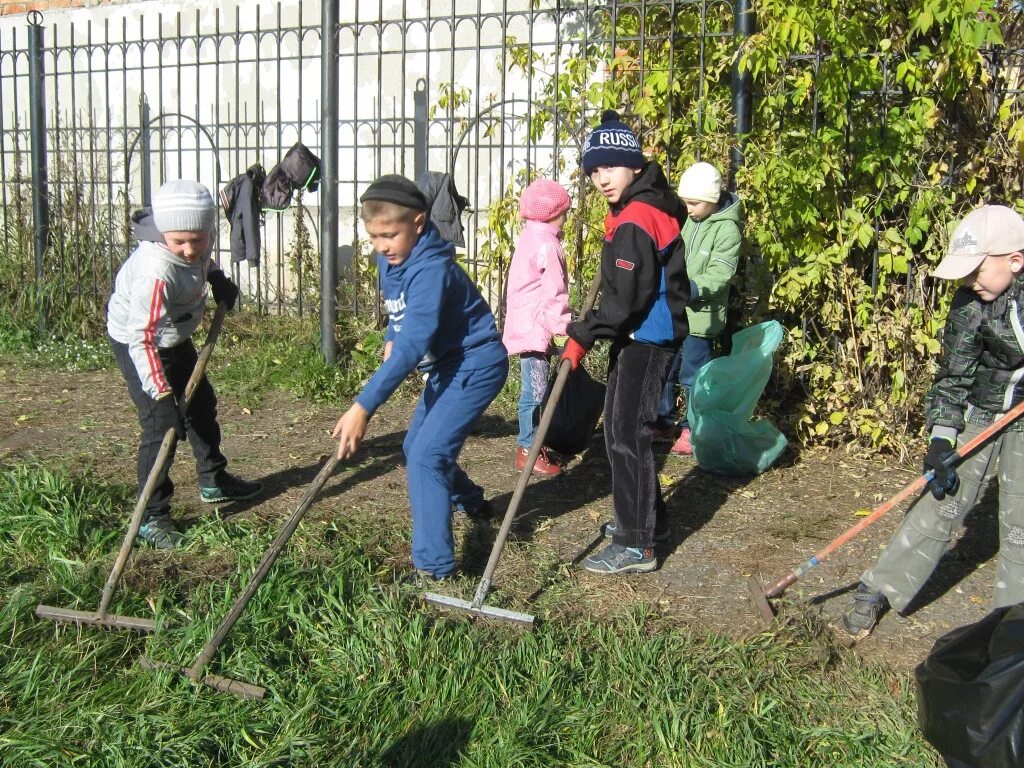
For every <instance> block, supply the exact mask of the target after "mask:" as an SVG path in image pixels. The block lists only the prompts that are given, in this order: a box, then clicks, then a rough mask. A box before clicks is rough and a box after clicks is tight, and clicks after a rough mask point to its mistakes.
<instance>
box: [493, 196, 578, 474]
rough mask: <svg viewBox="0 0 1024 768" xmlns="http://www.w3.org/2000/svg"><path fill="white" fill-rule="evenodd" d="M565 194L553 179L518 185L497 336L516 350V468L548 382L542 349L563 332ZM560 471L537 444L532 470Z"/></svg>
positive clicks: (565, 299) (566, 298)
mask: <svg viewBox="0 0 1024 768" xmlns="http://www.w3.org/2000/svg"><path fill="white" fill-rule="evenodd" d="M568 210H569V194H568V193H567V192H566V191H565V189H563V188H562V185H560V184H559V183H558V182H555V181H552V180H551V179H537V180H536V181H535V182H533V183H532V184H530V185H529V186H528V187H527V188H526V189H524V190H523V194H522V196H521V197H520V198H519V213H520V215H521V216H522V217H523V218H524V219H525V220H526V226H525V227H524V228H523V233H522V234H521V235H520V236H519V242H518V243H517V244H516V251H515V253H514V254H513V255H512V267H511V269H509V273H508V297H507V300H506V309H505V327H504V331H503V333H502V341H503V342H504V343H505V347H506V348H507V349H508V352H509V354H510V355H516V354H518V355H519V370H520V376H521V389H520V395H519V439H518V440H517V448H516V469H518V470H522V468H523V466H524V465H525V464H526V455H527V454H528V453H529V451H530V446H531V445H532V444H533V438H534V433H535V432H536V431H537V422H538V421H539V419H540V405H541V402H542V401H543V400H544V393H545V392H546V391H547V386H548V351H549V350H550V349H551V342H552V339H553V337H555V336H564V335H565V329H566V326H568V325H569V321H570V320H571V319H572V318H571V316H570V314H569V281H568V276H567V274H566V269H565V252H564V251H563V250H562V227H563V226H565V218H566V214H567V212H568ZM561 471H562V468H561V467H560V466H558V464H557V463H555V461H554V460H553V459H552V458H551V457H550V456H548V453H547V450H546V449H541V453H540V456H538V458H537V463H536V464H534V466H533V473H534V474H537V475H557V474H559V473H560V472H561Z"/></svg>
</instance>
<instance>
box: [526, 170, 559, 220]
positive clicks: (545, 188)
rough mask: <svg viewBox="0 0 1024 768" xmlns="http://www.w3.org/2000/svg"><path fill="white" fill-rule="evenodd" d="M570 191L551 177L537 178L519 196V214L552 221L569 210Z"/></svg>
mask: <svg viewBox="0 0 1024 768" xmlns="http://www.w3.org/2000/svg"><path fill="white" fill-rule="evenodd" d="M569 205H570V203H569V193H568V192H566V191H565V189H564V188H563V187H562V185H561V184H559V183H558V182H557V181H552V180H551V179H537V180H536V181H535V182H533V183H532V184H531V185H530V186H528V187H527V188H526V189H524V190H523V194H522V195H521V196H520V197H519V215H520V216H522V217H523V218H524V219H529V220H530V221H551V220H552V219H553V218H555V217H556V216H560V215H561V214H563V213H565V212H566V211H568V210H569Z"/></svg>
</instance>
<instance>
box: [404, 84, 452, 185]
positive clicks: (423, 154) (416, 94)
mask: <svg viewBox="0 0 1024 768" xmlns="http://www.w3.org/2000/svg"><path fill="white" fill-rule="evenodd" d="M412 99H413V133H412V141H413V163H412V165H413V174H414V178H415V179H416V180H419V179H421V178H423V174H425V173H426V172H427V81H426V80H424V79H423V78H420V79H419V80H417V81H416V90H415V91H413V92H412ZM447 170H448V171H449V172H450V173H454V172H455V169H454V168H449V169H447Z"/></svg>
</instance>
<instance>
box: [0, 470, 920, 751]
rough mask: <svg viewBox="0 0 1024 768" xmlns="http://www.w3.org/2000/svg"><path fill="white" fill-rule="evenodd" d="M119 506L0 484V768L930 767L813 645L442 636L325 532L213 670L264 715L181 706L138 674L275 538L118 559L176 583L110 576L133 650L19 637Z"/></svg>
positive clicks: (108, 537)
mask: <svg viewBox="0 0 1024 768" xmlns="http://www.w3.org/2000/svg"><path fill="white" fill-rule="evenodd" d="M130 507H131V489H130V488H128V487H125V486H108V485H105V484H103V483H100V482H97V481H96V480H94V479H92V478H89V477H76V476H73V475H69V474H67V473H66V472H64V471H61V470H53V471H51V470H48V469H47V468H44V467H40V466H35V465H33V466H13V467H4V468H0V590H2V591H3V593H4V594H5V596H6V598H5V600H4V604H3V607H2V608H0V638H2V639H0V643H2V645H0V650H2V652H0V659H2V661H0V664H2V670H0V762H2V763H3V765H4V766H8V767H11V768H14V767H15V766H62V765H76V766H104V768H113V767H116V766H189V767H194V766H229V765H230V766H269V765H295V766H312V765H316V766H448V765H452V766H454V765H458V766H481V767H483V766H517V765H518V766H533V765H538V766H539V765H551V766H616V767H621V766H695V767H696V766H744V767H745V768H746V767H747V766H816V765H821V766H825V765H827V766H865V767H867V766H871V767H872V768H874V767H875V766H896V765H913V766H933V765H938V762H937V759H936V758H935V756H934V753H932V752H931V751H930V750H929V748H928V747H927V746H926V745H925V744H924V743H923V741H922V739H921V738H920V736H919V734H918V733H917V732H916V729H915V727H914V715H913V701H912V695H911V692H910V689H909V684H908V678H907V677H906V676H902V675H896V674H893V673H890V672H888V671H886V670H884V669H881V668H875V667H867V666H862V665H860V664H859V663H858V662H857V661H856V660H855V658H854V657H852V656H850V655H848V654H844V653H839V652H837V651H836V650H835V649H834V648H832V647H830V646H829V645H828V643H827V641H826V640H823V639H821V638H820V637H817V638H816V637H815V636H813V635H810V634H808V633H806V632H804V631H801V630H799V629H796V628H789V629H782V630H779V631H778V632H777V633H774V634H763V635H760V636H757V637H753V638H751V639H749V640H747V641H744V642H736V641H731V640H727V639H725V638H722V637H716V636H703V635H696V634H692V633H688V632H686V631H682V630H679V629H673V628H671V627H665V626H661V625H659V624H658V623H657V622H656V620H649V619H647V618H645V616H644V615H643V613H642V612H640V611H638V610H635V609H631V610H627V611H626V612H624V613H623V615H622V616H621V617H620V618H619V619H616V620H614V621H611V622H606V623H598V622H596V621H594V620H591V619H588V618H587V617H586V616H581V618H579V619H578V620H576V621H558V622H552V623H550V624H542V625H541V626H540V627H539V628H538V629H536V630H535V631H533V632H522V631H519V630H515V629H509V628H504V627H495V626H486V625H480V624H472V623H470V622H469V621H467V620H465V619H462V618H458V617H442V616H439V615H437V614H435V613H433V612H431V611H430V610H428V609H426V608H425V607H424V606H423V605H422V604H421V603H420V602H419V601H418V600H417V593H416V592H415V591H413V590H412V589H411V588H409V587H400V586H397V585H396V584H395V581H394V577H393V575H392V573H391V572H390V570H389V569H388V568H387V567H386V566H384V565H383V564H382V563H380V562H375V561H373V560H371V559H369V558H368V557H367V556H366V555H365V554H363V553H364V552H367V551H373V550H374V548H375V547H374V546H373V542H370V541H361V540H360V538H361V537H365V536H372V535H373V532H372V529H371V528H370V527H368V526H362V527H360V526H353V527H352V528H346V527H344V523H343V522H310V523H308V524H303V526H301V527H300V528H299V530H298V531H297V533H296V535H295V537H294V539H293V541H292V545H291V546H290V547H289V549H287V550H286V552H285V554H284V555H283V556H282V557H281V559H280V560H279V561H278V563H277V565H276V566H275V568H274V569H273V571H272V572H271V575H270V577H269V579H268V581H267V582H266V583H265V584H264V585H263V587H262V588H261V589H260V591H259V592H258V593H257V595H256V597H255V599H254V600H253V602H252V603H251V604H250V605H249V608H248V610H247V612H246V613H245V614H244V615H243V617H242V619H241V620H240V621H239V623H238V624H237V625H236V626H235V629H234V631H233V632H232V634H231V635H230V636H229V639H228V642H227V643H226V644H225V646H224V647H223V648H222V652H221V654H220V655H219V656H218V657H217V658H216V659H215V661H214V665H213V668H212V669H211V671H214V672H217V673H219V674H224V675H228V676H231V677H235V678H239V679H243V680H247V681H249V682H253V683H257V684H259V685H263V686H266V687H267V688H268V689H269V695H268V697H267V699H265V700H263V701H259V702H247V701H242V700H239V699H236V698H234V697H232V696H230V695H227V694H223V693H217V692H215V691H212V690H210V689H205V688H195V687H193V686H192V684H191V683H190V682H188V681H187V680H185V679H184V678H181V677H178V676H175V675H173V674H171V673H169V672H161V673H153V672H148V671H145V670H143V669H142V668H141V667H140V666H138V664H136V660H137V658H138V657H139V656H141V655H142V654H143V653H145V654H147V655H149V656H151V657H153V658H156V659H160V660H164V661H170V662H177V663H181V664H187V663H191V661H192V659H193V658H194V656H195V654H196V653H197V652H198V650H199V649H200V648H201V647H202V644H203V643H204V642H205V640H206V639H207V638H208V636H209V634H210V633H211V632H212V630H213V629H214V628H215V627H216V625H217V623H218V622H219V620H220V618H221V617H223V615H224V614H225V613H226V611H227V608H228V606H229V605H230V603H231V601H232V600H233V599H234V597H235V596H236V594H237V592H238V590H239V589H241V588H243V587H244V583H245V582H246V581H247V580H248V577H249V575H250V574H251V573H252V571H253V569H254V567H255V564H256V563H257V562H258V561H259V559H260V557H261V556H262V553H263V551H264V549H265V548H266V547H267V545H268V544H269V543H270V541H271V540H272V539H273V537H274V536H275V535H276V532H277V526H278V525H280V521H273V522H272V523H269V524H265V523H261V522H259V521H258V520H246V521H235V522H230V523H224V522H221V521H218V520H216V519H210V520H206V521H203V522H201V523H200V524H199V526H198V527H197V529H194V534H195V535H194V536H193V537H191V538H194V539H195V543H193V544H191V545H190V546H189V547H188V548H187V549H185V550H183V551H178V552H172V553H162V552H153V551H150V550H144V551H142V552H140V553H138V556H137V557H136V559H135V561H133V562H134V566H133V567H134V568H135V569H136V570H139V569H145V568H152V569H156V570H158V571H160V572H161V573H162V574H173V573H176V572H178V573H187V574H188V578H187V579H185V580H184V582H182V581H178V580H176V579H173V578H166V577H162V578H158V579H154V580H152V581H151V582H149V586H148V587H142V588H140V585H145V584H146V582H145V580H144V579H143V578H141V577H140V575H139V574H138V573H135V575H134V577H133V578H130V579H127V582H126V586H125V588H123V589H122V590H121V592H120V593H119V595H118V597H117V599H116V600H115V603H114V606H113V608H114V610H115V611H116V612H117V613H122V614H129V615H140V616H152V615H153V613H154V610H155V611H156V613H157V615H158V616H160V617H161V619H162V620H163V621H165V622H166V625H165V626H163V627H162V628H161V629H160V631H159V632H158V633H157V634H156V635H154V636H152V637H139V636H135V635H131V634H127V633H106V632H101V631H99V630H95V629H83V630H77V629H74V628H71V627H67V626H63V625H55V624H51V623H49V622H45V621H40V620H37V619H36V618H35V617H34V616H33V610H34V608H35V605H36V604H37V603H40V602H43V603H47V604H51V605H61V606H66V607H79V608H83V609H86V608H94V607H95V606H96V604H97V601H98V596H99V593H100V590H101V588H102V584H103V581H104V579H105V576H106V573H107V570H108V568H109V566H110V564H111V562H112V560H113V556H114V553H115V551H116V548H117V546H118V544H119V538H120V535H121V531H122V529H123V528H122V527H123V524H124V521H125V519H126V516H127V514H128V512H129V511H130ZM211 564H219V565H211ZM206 566H211V567H208V568H207V567H206ZM451 586H452V588H454V589H458V588H459V585H458V584H455V585H451ZM465 586H468V585H465ZM131 587H134V589H133V588H131ZM171 623H173V624H174V626H173V627H172V626H169V625H170V624H171Z"/></svg>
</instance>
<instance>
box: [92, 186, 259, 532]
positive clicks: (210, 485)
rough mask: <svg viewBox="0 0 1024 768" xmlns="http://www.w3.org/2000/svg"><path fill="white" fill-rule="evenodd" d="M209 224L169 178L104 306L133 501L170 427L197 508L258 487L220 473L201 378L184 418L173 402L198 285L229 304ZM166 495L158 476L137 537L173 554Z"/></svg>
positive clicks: (202, 196)
mask: <svg viewBox="0 0 1024 768" xmlns="http://www.w3.org/2000/svg"><path fill="white" fill-rule="evenodd" d="M216 217H217V211H216V207H215V205H214V202H213V197H211V195H210V192H209V190H207V189H206V187H204V186H203V185H202V184H198V183H196V182H194V181H171V182H168V183H166V184H164V185H163V186H162V187H160V189H159V190H157V193H156V194H155V195H154V196H153V206H152V208H151V209H150V208H143V209H141V210H139V211H136V212H135V213H134V214H132V229H133V233H134V235H135V239H136V240H137V241H138V246H137V247H136V249H135V250H134V251H133V252H132V254H131V255H130V256H129V257H128V259H127V260H126V261H125V262H124V264H123V265H122V266H121V269H120V270H118V273H117V277H116V279H115V281H114V292H113V294H112V295H111V297H110V302H109V303H108V305H107V333H108V334H109V336H110V343H111V346H112V347H113V350H114V357H115V359H116V360H117V365H118V368H120V369H121V375H122V376H124V380H125V382H126V383H127V385H128V392H129V393H130V395H131V398H132V402H134V403H135V408H136V409H137V410H138V413H139V424H140V425H141V426H142V437H141V440H140V442H139V454H138V465H137V470H138V483H139V493H140V494H141V493H142V488H143V486H144V485H145V483H146V479H147V478H148V477H149V473H150V470H151V469H152V468H153V464H154V463H155V462H156V456H157V453H158V452H159V450H160V444H161V442H162V441H163V438H164V435H165V434H167V430H168V429H170V428H172V427H173V428H174V429H175V430H177V432H178V437H179V439H183V438H185V437H186V436H187V437H188V441H189V443H190V444H191V445H192V453H193V454H194V455H195V459H196V471H197V473H198V475H199V485H200V499H201V500H202V501H204V502H207V503H216V502H222V501H232V500H238V499H248V498H251V497H253V496H255V495H256V494H258V493H259V492H260V490H262V486H261V485H260V484H259V483H252V482H247V481H245V480H242V479H240V478H237V477H235V476H234V475H232V474H230V473H229V472H228V471H227V469H226V467H227V464H228V460H227V459H226V458H224V455H223V454H222V453H221V452H220V426H219V425H218V423H217V397H216V395H214V392H213V387H211V386H210V382H209V381H208V380H207V378H206V377H205V376H204V377H203V378H202V380H201V381H200V382H199V386H198V387H196V391H195V394H194V396H193V398H192V403H191V405H190V406H189V410H188V413H187V414H184V416H183V415H182V414H181V412H180V409H179V406H178V403H177V399H180V398H183V397H184V392H185V385H186V384H187V383H188V379H189V377H190V376H191V375H192V370H193V369H194V368H195V365H196V359H197V354H196V348H195V345H194V344H193V343H192V339H191V336H192V334H193V333H195V331H196V329H197V328H198V327H199V324H200V322H201V321H202V319H203V310H204V309H205V307H206V284H207V283H209V284H210V287H211V288H212V290H213V298H214V300H215V301H217V302H222V301H223V302H225V303H227V305H228V308H231V307H233V306H234V304H235V300H236V299H237V298H238V287H237V286H236V285H235V284H234V283H233V282H232V281H231V279H230V278H228V277H227V276H226V275H225V274H224V272H222V271H221V269H220V267H218V266H217V265H216V264H215V263H213V261H212V259H211V258H210V253H211V250H212V247H213V242H214V233H215V227H216ZM172 459H173V454H172ZM169 467H170V462H168V468H169ZM173 493H174V484H173V483H172V482H171V479H170V478H169V477H168V476H167V471H166V470H165V471H164V473H163V476H162V477H161V478H160V480H159V483H158V485H157V487H156V490H155V491H154V492H153V496H152V498H150V500H149V503H148V504H147V506H146V512H145V516H144V517H143V521H142V527H141V528H140V529H139V538H141V539H142V540H143V541H147V542H149V543H150V544H152V545H154V546H156V547H159V548H161V549H168V548H171V547H176V546H178V545H180V544H181V542H182V538H183V537H182V535H181V533H179V531H178V530H177V528H175V526H174V523H173V522H172V521H171V495H172V494H173Z"/></svg>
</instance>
